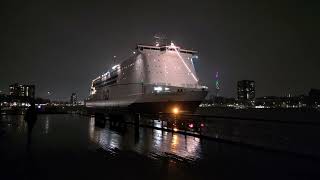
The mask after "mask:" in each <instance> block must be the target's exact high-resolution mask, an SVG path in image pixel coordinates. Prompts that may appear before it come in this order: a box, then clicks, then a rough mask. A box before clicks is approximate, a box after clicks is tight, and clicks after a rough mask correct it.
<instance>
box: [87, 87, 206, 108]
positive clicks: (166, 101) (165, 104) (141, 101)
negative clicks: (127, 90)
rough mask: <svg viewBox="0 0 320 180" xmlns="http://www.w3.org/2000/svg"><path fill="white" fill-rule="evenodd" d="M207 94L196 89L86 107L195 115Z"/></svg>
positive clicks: (104, 101) (92, 102)
mask: <svg viewBox="0 0 320 180" xmlns="http://www.w3.org/2000/svg"><path fill="white" fill-rule="evenodd" d="M172 88H173V87H171V89H172ZM177 88H178V87H177ZM207 93H208V92H207V91H206V90H194V89H184V91H183V92H176V91H175V92H171V93H147V94H142V93H141V94H137V95H135V96H127V97H126V98H121V99H114V100H97V101H87V102H86V106H87V107H88V108H89V109H91V110H95V109H96V110H99V111H105V112H112V111H119V110H120V111H130V112H135V113H172V112H173V109H174V108H177V109H178V110H179V113H193V112H194V111H195V110H196V109H197V108H198V107H199V104H200V103H201V102H202V100H203V99H204V98H205V97H206V95H207Z"/></svg>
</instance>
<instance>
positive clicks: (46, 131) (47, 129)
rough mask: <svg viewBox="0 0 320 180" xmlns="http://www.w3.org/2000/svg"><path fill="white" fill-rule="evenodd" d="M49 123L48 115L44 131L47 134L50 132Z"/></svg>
mask: <svg viewBox="0 0 320 180" xmlns="http://www.w3.org/2000/svg"><path fill="white" fill-rule="evenodd" d="M49 125H50V119H49V116H46V119H45V126H44V133H45V134H48V133H49Z"/></svg>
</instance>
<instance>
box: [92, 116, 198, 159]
mask: <svg viewBox="0 0 320 180" xmlns="http://www.w3.org/2000/svg"><path fill="white" fill-rule="evenodd" d="M88 133H89V139H90V140H91V141H93V142H95V143H97V144H98V145H99V146H101V147H102V148H103V149H105V150H107V151H114V150H117V149H119V150H129V151H130V150H132V151H135V152H138V153H140V154H144V155H159V156H166V155H174V156H178V157H182V158H185V159H188V160H196V159H198V158H200V155H201V148H200V139H199V138H196V137H191V136H185V135H182V134H177V133H171V132H166V131H161V130H156V129H148V128H140V130H139V134H135V131H134V128H133V127H132V126H127V128H125V130H123V129H122V130H121V131H118V130H111V129H110V128H109V125H108V124H107V125H106V127H105V128H99V127H96V126H95V123H94V117H91V118H90V121H89V131H88Z"/></svg>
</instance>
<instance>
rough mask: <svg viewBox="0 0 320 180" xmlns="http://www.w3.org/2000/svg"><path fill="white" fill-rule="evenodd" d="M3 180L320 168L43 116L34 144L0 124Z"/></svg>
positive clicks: (22, 127)
mask: <svg viewBox="0 0 320 180" xmlns="http://www.w3.org/2000/svg"><path fill="white" fill-rule="evenodd" d="M0 129H1V131H0V145H1V148H0V153H1V154H0V157H1V159H2V160H3V161H2V162H3V163H2V165H5V166H4V168H2V170H3V172H5V173H3V175H0V177H3V178H0V179H15V178H22V179H57V178H62V179H64V178H80V179H91V178H101V177H103V178H107V177H109V176H110V177H111V176H113V177H117V178H120V179H121V178H140V179H150V178H152V179H231V178H232V179H234V178H235V177H237V178H240V177H248V176H249V177H250V176H252V177H255V178H257V177H259V179H270V178H280V177H281V178H290V179H313V178H314V179H318V177H320V176H319V172H318V170H319V169H320V165H319V160H317V159H313V158H309V157H299V156H296V155H292V154H285V153H278V152H268V151H265V150H257V149H250V148H248V147H242V146H237V145H231V144H225V143H218V142H215V141H210V140H203V139H199V138H196V137H192V136H185V135H182V134H177V133H171V132H166V131H161V130H155V129H150V128H139V131H135V129H134V127H132V126H131V125H126V126H123V127H120V128H119V127H117V128H110V127H109V125H108V124H107V125H106V127H105V128H101V127H98V126H96V125H95V121H94V118H93V117H86V116H79V115H38V119H37V122H36V124H35V126H34V128H33V131H32V134H31V138H30V139H29V141H28V138H27V126H26V123H25V121H24V119H23V116H4V117H3V118H2V120H1V124H0Z"/></svg>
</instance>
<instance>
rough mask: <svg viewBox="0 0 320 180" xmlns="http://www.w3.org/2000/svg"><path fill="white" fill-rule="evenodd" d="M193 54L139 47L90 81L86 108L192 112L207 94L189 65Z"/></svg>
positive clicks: (171, 48) (172, 48)
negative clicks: (126, 57)
mask: <svg viewBox="0 0 320 180" xmlns="http://www.w3.org/2000/svg"><path fill="white" fill-rule="evenodd" d="M197 58H198V56H197V51H194V50H187V49H182V48H180V47H178V46H175V45H174V44H173V43H170V44H168V45H161V44H159V43H157V44H156V45H154V46H153V45H142V44H139V45H137V47H136V51H134V52H133V53H132V55H131V56H130V57H129V58H128V59H126V60H124V61H123V62H121V63H120V64H118V65H115V66H113V67H112V68H111V69H110V70H109V71H107V72H106V73H105V74H103V75H101V76H99V77H97V78H96V79H94V80H93V81H92V85H91V90H90V96H89V98H88V100H87V101H86V106H87V107H88V108H96V109H106V110H108V109H110V108H111V109H114V108H117V107H121V108H128V109H130V110H132V111H135V112H154V113H157V112H171V111H172V109H179V111H188V112H192V111H194V110H195V109H196V108H197V107H198V105H199V104H200V103H201V101H202V100H203V99H204V98H205V96H206V95H207V87H205V86H201V85H199V79H198V77H197V75H196V71H195V68H194V65H193V60H194V59H197Z"/></svg>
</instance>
